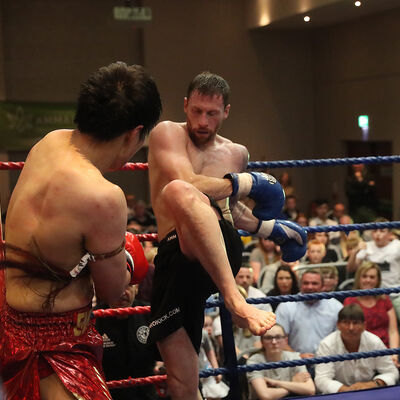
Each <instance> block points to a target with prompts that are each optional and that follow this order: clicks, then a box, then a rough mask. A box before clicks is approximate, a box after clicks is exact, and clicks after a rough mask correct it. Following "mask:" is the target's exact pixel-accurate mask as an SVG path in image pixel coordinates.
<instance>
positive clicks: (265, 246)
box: [250, 238, 281, 283]
mask: <svg viewBox="0 0 400 400" xmlns="http://www.w3.org/2000/svg"><path fill="white" fill-rule="evenodd" d="M280 259H281V255H280V250H279V247H278V246H277V245H276V244H275V243H274V242H273V241H272V240H269V239H263V238H259V240H258V245H257V247H256V248H254V249H253V250H252V251H251V253H250V266H251V268H253V279H254V280H253V283H257V281H258V278H259V275H260V272H261V269H262V268H263V267H265V266H266V265H270V264H274V263H276V262H278V261H280ZM274 272H275V271H274Z"/></svg>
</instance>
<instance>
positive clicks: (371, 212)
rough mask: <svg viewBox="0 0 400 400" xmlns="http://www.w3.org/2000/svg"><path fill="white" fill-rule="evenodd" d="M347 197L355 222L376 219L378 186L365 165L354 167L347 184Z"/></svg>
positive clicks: (350, 212)
mask: <svg viewBox="0 0 400 400" xmlns="http://www.w3.org/2000/svg"><path fill="white" fill-rule="evenodd" d="M346 195H347V200H348V203H349V214H350V215H351V216H352V217H353V218H354V221H355V222H371V221H373V220H374V219H375V218H376V215H377V212H378V208H379V201H378V197H377V194H376V185H375V181H374V179H372V177H371V176H369V174H368V173H367V170H366V168H365V166H364V164H356V165H352V173H351V175H350V176H349V177H348V178H347V182H346Z"/></svg>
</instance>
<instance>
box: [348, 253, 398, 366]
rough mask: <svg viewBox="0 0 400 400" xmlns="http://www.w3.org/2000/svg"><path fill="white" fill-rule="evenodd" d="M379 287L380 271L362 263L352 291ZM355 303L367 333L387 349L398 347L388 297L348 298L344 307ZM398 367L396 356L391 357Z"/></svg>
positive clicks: (395, 323) (395, 327)
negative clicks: (360, 310)
mask: <svg viewBox="0 0 400 400" xmlns="http://www.w3.org/2000/svg"><path fill="white" fill-rule="evenodd" d="M380 285H381V270H380V268H379V267H378V265H376V264H375V263H372V262H370V261H364V262H363V263H362V264H361V265H360V266H359V267H358V269H357V272H356V276H355V280H354V289H355V290H359V289H374V288H378V287H380ZM352 303H357V304H359V305H360V306H361V308H362V309H363V312H364V316H365V322H366V324H367V328H366V329H367V331H369V332H372V333H374V334H375V335H377V336H379V337H380V338H381V340H382V342H383V343H385V345H386V346H387V347H389V348H396V347H399V331H398V329H397V319H396V313H395V311H394V308H393V305H392V302H391V300H390V297H389V296H386V295H382V296H360V297H348V298H346V299H345V300H344V305H345V306H346V305H348V304H352ZM392 358H393V361H394V362H395V364H396V366H397V367H399V366H400V364H399V363H398V355H397V354H396V355H393V356H392Z"/></svg>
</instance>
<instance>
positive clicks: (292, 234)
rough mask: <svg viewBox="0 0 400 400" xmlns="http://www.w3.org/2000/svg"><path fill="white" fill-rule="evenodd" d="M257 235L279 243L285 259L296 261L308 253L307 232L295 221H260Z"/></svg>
mask: <svg viewBox="0 0 400 400" xmlns="http://www.w3.org/2000/svg"><path fill="white" fill-rule="evenodd" d="M256 236H258V237H262V238H264V239H269V240H272V241H273V242H275V243H276V244H277V245H279V246H280V247H281V251H282V260H283V261H286V262H292V261H296V260H299V259H300V258H301V257H303V256H304V254H306V250H307V232H306V231H305V230H304V229H303V228H302V227H301V226H300V225H297V224H295V223H294V222H291V221H287V220H282V219H276V220H274V219H273V220H271V221H260V224H259V228H258V230H257V232H256Z"/></svg>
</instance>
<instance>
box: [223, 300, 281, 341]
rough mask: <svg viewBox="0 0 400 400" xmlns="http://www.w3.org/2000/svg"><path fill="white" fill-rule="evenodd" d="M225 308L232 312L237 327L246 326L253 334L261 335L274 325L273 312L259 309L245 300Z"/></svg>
mask: <svg viewBox="0 0 400 400" xmlns="http://www.w3.org/2000/svg"><path fill="white" fill-rule="evenodd" d="M227 308H228V309H229V311H230V312H231V314H232V320H233V322H234V323H235V324H236V325H237V326H238V327H239V328H248V329H249V330H250V332H251V333H252V334H253V335H257V336H262V335H264V333H265V332H266V331H267V330H268V329H271V328H272V327H273V326H274V325H275V314H274V313H273V312H269V311H264V310H259V309H258V308H256V307H254V306H253V305H251V304H248V303H246V301H241V302H240V303H239V304H235V305H233V306H230V305H228V304H227Z"/></svg>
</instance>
